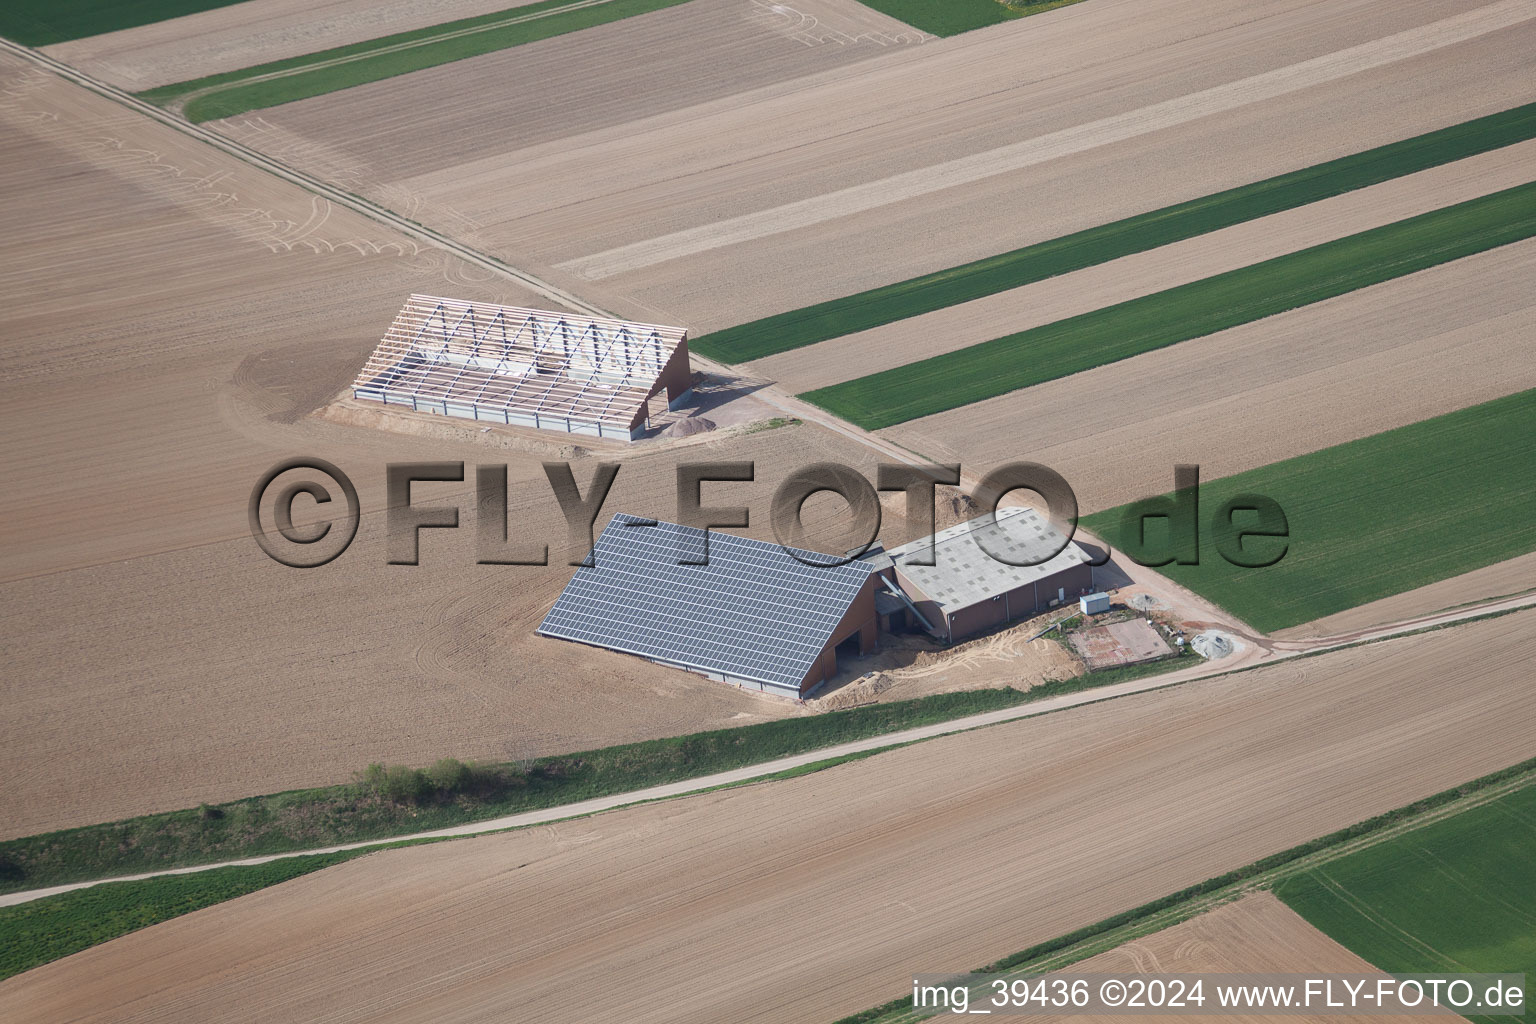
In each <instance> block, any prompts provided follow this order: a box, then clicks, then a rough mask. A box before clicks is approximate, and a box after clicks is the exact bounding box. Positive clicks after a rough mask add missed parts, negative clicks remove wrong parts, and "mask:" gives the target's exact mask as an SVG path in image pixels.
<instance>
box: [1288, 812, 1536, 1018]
mask: <svg viewBox="0 0 1536 1024" xmlns="http://www.w3.org/2000/svg"><path fill="white" fill-rule="evenodd" d="M1275 895H1276V896H1278V897H1280V899H1281V900H1283V901H1284V902H1285V903H1286V904H1287V905H1289V906H1290V907H1291V909H1293V910H1295V911H1296V912H1297V913H1299V914H1300V915H1301V916H1302V917H1304V918H1306V919H1307V920H1308V921H1310V922H1311V923H1312V924H1313V925H1314V926H1315V927H1316V928H1317V929H1318V930H1319V931H1321V932H1323V933H1325V934H1326V935H1328V936H1329V937H1330V938H1332V939H1333V940H1334V941H1336V942H1338V943H1339V944H1340V945H1342V946H1345V947H1346V948H1348V949H1349V950H1351V951H1352V952H1354V953H1356V954H1358V955H1359V956H1361V957H1363V958H1364V959H1366V960H1369V961H1370V962H1371V963H1372V964H1374V965H1376V966H1377V967H1379V968H1381V969H1382V970H1384V971H1387V972H1388V973H1397V974H1410V973H1424V972H1426V971H1450V972H1467V971H1476V972H1483V973H1487V974H1503V973H1523V974H1524V975H1525V976H1526V979H1527V988H1526V995H1527V1002H1529V996H1530V992H1531V979H1536V916H1533V910H1532V908H1536V787H1527V788H1525V789H1520V790H1516V791H1515V792H1513V793H1508V794H1506V795H1504V796H1502V797H1500V798H1499V799H1497V800H1492V801H1490V802H1488V803H1486V804H1483V805H1482V806H1480V807H1474V808H1472V809H1470V810H1468V811H1464V812H1462V813H1461V814H1458V815H1456V816H1455V817H1452V818H1446V819H1445V820H1443V821H1438V822H1435V823H1434V824H1432V825H1427V826H1425V827H1424V828H1422V829H1418V830H1416V831H1413V832H1407V833H1404V834H1403V835H1401V836H1398V837H1396V838H1394V839H1390V840H1388V841H1387V842H1384V843H1381V844H1380V845H1377V846H1371V847H1367V848H1366V849H1364V850H1360V851H1358V852H1356V853H1352V854H1349V855H1348V856H1346V857H1342V858H1340V859H1339V860H1336V861H1334V862H1332V863H1330V864H1326V865H1320V866H1318V867H1315V868H1312V869H1311V870H1309V871H1305V872H1303V873H1301V874H1299V875H1296V876H1294V877H1292V878H1288V879H1286V880H1285V881H1284V882H1282V883H1280V885H1278V886H1276V887H1275ZM1469 1019H1471V1020H1474V1021H1488V1022H1490V1024H1492V1022H1494V1021H1501V1020H1502V1021H1510V1020H1514V1019H1517V1018H1511V1017H1477V1016H1473V1017H1471V1018H1469Z"/></svg>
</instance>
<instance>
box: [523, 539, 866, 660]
mask: <svg viewBox="0 0 1536 1024" xmlns="http://www.w3.org/2000/svg"><path fill="white" fill-rule="evenodd" d="M703 542H704V531H703V530H699V529H695V528H693V527H688V526H679V525H677V524H675V523H662V522H654V521H652V520H648V519H640V518H637V517H635V516H630V515H624V514H622V513H620V514H618V515H615V516H614V517H613V519H612V520H611V521H610V522H609V523H608V526H607V527H606V528H605V529H604V530H603V532H602V535H601V536H599V537H598V539H597V544H596V545H595V546H594V547H593V551H592V558H591V560H590V561H591V563H592V564H591V565H587V566H583V567H581V568H579V569H577V570H576V575H575V576H573V577H572V578H571V582H570V583H569V584H567V585H566V588H565V590H564V592H562V593H561V595H560V598H559V600H557V601H556V602H555V606H554V607H553V608H551V609H550V612H549V615H547V616H546V617H545V619H544V622H543V623H542V624H541V625H540V626H539V632H540V633H541V634H543V635H545V636H553V637H560V638H562V639H565V640H576V641H579V642H581V643H587V644H593V645H596V646H598V647H607V648H610V649H612V650H616V651H624V652H626V653H629V654H638V655H641V656H643V657H647V658H655V659H658V660H661V661H667V662H672V663H675V664H682V665H686V666H687V667H689V668H699V669H706V670H709V671H713V672H719V673H722V674H724V675H728V676H735V677H738V678H741V679H750V680H754V681H756V682H762V683H769V684H772V685H775V686H781V687H787V688H790V689H797V688H798V687H799V685H800V682H801V680H803V679H804V678H805V677H806V675H807V673H809V672H810V670H811V668H812V667H813V666H814V665H815V663H816V659H817V658H818V657H819V656H820V654H821V652H822V650H823V649H825V647H826V646H827V642H828V640H830V639H831V637H832V633H833V631H834V630H835V629H836V628H837V625H838V623H839V622H841V621H842V619H843V617H844V616H845V615H846V614H847V612H848V609H849V606H850V605H851V604H852V603H853V600H854V598H856V597H857V596H858V594H859V591H860V590H861V589H862V588H863V586H864V583H865V581H866V580H867V579H868V578H869V575H870V571H871V570H870V567H869V566H867V565H864V564H862V563H859V562H853V563H850V564H848V565H840V566H834V567H830V568H826V567H820V566H810V565H804V564H802V563H801V562H799V561H797V560H796V559H795V558H794V557H793V556H792V555H791V554H790V553H789V551H788V550H786V549H785V548H783V547H781V546H779V545H777V544H768V543H765V542H763V541H758V540H751V539H748V538H746V537H737V536H733V535H731V534H724V533H710V534H709V564H708V565H682V564H679V563H681V562H684V561H688V560H697V559H698V558H700V557H701V554H702V544H703ZM796 550H798V549H796ZM800 554H801V555H802V556H803V557H806V558H811V559H816V558H819V559H825V558H826V557H827V556H826V555H823V554H819V553H816V552H810V551H800Z"/></svg>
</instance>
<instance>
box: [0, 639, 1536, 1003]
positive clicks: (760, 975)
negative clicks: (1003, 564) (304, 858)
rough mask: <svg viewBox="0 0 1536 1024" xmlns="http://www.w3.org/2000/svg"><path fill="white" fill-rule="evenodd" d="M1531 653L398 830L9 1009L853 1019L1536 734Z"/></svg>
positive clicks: (1216, 696) (1191, 701) (102, 961)
mask: <svg viewBox="0 0 1536 1024" xmlns="http://www.w3.org/2000/svg"><path fill="white" fill-rule="evenodd" d="M1533 657H1536V615H1533V614H1532V613H1530V612H1524V613H1518V614H1514V615H1510V616H1506V617H1504V618H1501V619H1496V620H1489V621H1483V622H1478V623H1473V624H1470V625H1466V626H1461V627H1457V628H1453V629H1446V630H1440V631H1437V632H1433V633H1428V634H1422V635H1419V636H1415V637H1408V638H1404V639H1400V640H1395V641H1390V642H1386V643H1383V644H1380V645H1373V646H1368V647H1363V648H1355V649H1351V650H1347V651H1341V652H1336V653H1333V654H1328V655H1323V656H1319V657H1316V658H1311V659H1305V660H1301V661H1297V662H1293V663H1287V664H1282V665H1276V666H1272V667H1269V668H1265V669H1259V670H1254V671H1250V672H1245V673H1239V674H1237V675H1233V676H1227V677H1223V678H1216V679H1209V680H1204V681H1200V682H1196V683H1192V684H1189V685H1185V686H1181V687H1176V688H1174V689H1171V690H1162V691H1157V692H1149V693H1146V694H1141V695H1138V696H1134V697H1126V698H1122V699H1117V700H1113V701H1108V702H1105V703H1101V704H1095V705H1089V706H1084V707H1080V708H1076V709H1073V710H1071V711H1064V712H1059V713H1056V714H1051V715H1045V716H1042V717H1038V718H1033V719H1026V720H1023V721H1020V722H1017V723H1012V724H1008V725H1003V726H997V727H993V728H988V729H983V730H980V731H978V732H973V733H966V734H962V735H957V736H953V737H948V738H945V739H939V740H934V741H930V742H926V743H921V744H918V745H916V746H912V747H906V748H903V749H900V750H896V751H892V752H888V753H885V754H881V755H877V756H875V757H872V758H870V759H867V760H863V761H859V762H855V763H851V764H847V765H843V766H841V767H838V768H833V769H830V770H827V771H823V772H820V773H817V774H814V775H810V776H806V777H802V778H799V779H794V780H789V781H784V782H776V783H768V784H764V785H758V786H751V787H748V788H745V789H738V790H732V791H725V792H717V793H712V794H706V795H701V796H698V797H693V798H688V799H683V800H677V801H672V802H666V803H660V804H653V805H648V806H643V807H637V808H632V809H629V810H625V811H618V812H613V813H610V814H604V815H599V816H597V817H594V818H590V819H584V820H581V821H576V822H569V823H566V824H562V825H558V826H550V827H540V828H532V829H528V830H526V831H522V832H517V833H512V834H506V835H500V836H491V837H485V838H481V839H476V840H471V841H463V842H455V843H449V844H442V845H433V846H425V847H415V848H410V849H405V850H397V851H392V852H387V853H381V854H376V855H373V856H370V857H367V858H364V859H362V860H359V861H354V862H351V863H348V864H345V865H342V866H340V867H337V868H333V869H330V870H327V871H324V872H320V873H318V874H315V875H310V876H306V877H304V878H301V879H298V880H297V881H294V882H291V883H288V884H285V885H282V886H279V887H277V888H274V889H269V890H265V891H263V892H259V893H255V894H253V895H250V896H247V897H243V898H241V899H239V900H235V901H233V902H231V903H227V904H224V905H222V906H219V907H214V908H210V909H208V910H204V911H200V912H198V913H195V914H191V915H188V916H186V917H182V918H179V919H176V920H173V921H170V922H167V923H165V924H162V925H158V926H155V927H153V928H150V929H147V930H145V931H141V932H138V933H135V934H132V935H128V936H126V937H124V938H122V939H118V940H116V941H113V942H111V943H108V944H106V945H104V946H99V947H96V948H94V949H89V950H86V951H85V952H83V953H80V954H77V955H75V956H72V957H69V958H68V959H66V960H62V961H59V962H56V963H52V964H48V965H46V966H44V967H41V968H38V969H36V970H34V971H30V972H28V973H26V974H23V975H21V976H19V977H16V978H12V979H10V980H9V981H6V982H4V983H0V1016H4V1017H6V1018H7V1019H12V1020H43V1019H47V1020H55V1019H69V1020H76V1021H97V1020H109V1019H110V1020H114V1021H118V1020H124V1019H134V1020H155V1021H180V1020H187V1021H202V1020H205V1019H206V1018H207V1015H208V1013H209V1007H217V1008H218V1014H219V1016H220V1017H221V1018H222V1019H225V1020H229V1021H292V1020H314V1019H328V1020H338V1021H340V1020H369V1021H417V1020H419V1021H434V1022H447V1021H491V1020H506V1019H513V1018H515V1019H519V1020H561V1021H564V1020H580V1021H597V1020H602V1021H608V1020H624V1021H636V1022H642V1021H668V1022H678V1021H700V1022H710V1024H713V1022H717V1021H723V1020H729V1021H814V1020H827V1019H830V1018H834V1017H837V1016H839V1015H840V1014H844V1013H849V1012H852V1011H856V1010H859V1009H862V1008H864V1007H866V1006H869V1005H871V1004H874V1003H876V1002H880V1001H883V1000H886V999H889V998H892V997H895V996H898V995H900V994H901V992H902V991H903V990H904V989H905V988H906V987H907V986H908V985H910V977H911V974H912V973H914V972H944V971H953V970H963V969H967V968H970V967H974V966H975V965H977V964H980V963H985V962H989V961H991V960H994V959H996V958H997V957H999V956H1001V955H1004V954H1007V953H1010V952H1012V951H1014V950H1017V949H1021V948H1023V947H1026V946H1028V945H1030V944H1032V943H1035V942H1038V941H1041V940H1044V939H1047V938H1050V937H1052V936H1055V935H1059V934H1062V933H1064V932H1066V931H1069V930H1071V929H1074V928H1077V927H1080V926H1083V925H1086V924H1088V923H1090V922H1093V921H1096V920H1099V919H1101V918H1103V917H1105V916H1107V915H1109V914H1111V913H1114V912H1116V911H1120V910H1123V909H1126V908H1128V907H1131V906H1135V905H1137V904H1140V903H1142V902H1144V901H1146V900H1149V899H1152V898H1155V897H1158V896H1161V895H1164V894H1166V893H1168V892H1171V891H1174V890H1177V889H1179V888H1181V887H1183V886H1187V885H1190V884H1192V883H1195V882H1198V881H1201V880H1203V879H1206V878H1209V877H1211V876H1212V875H1215V874H1218V873H1220V872H1222V871H1225V870H1228V869H1232V868H1235V867H1238V866H1240V865H1242V864H1245V863H1248V862H1250V861H1252V860H1254V859H1255V858H1257V857H1260V856H1263V855H1265V854H1268V853H1272V852H1275V851H1277V850H1281V849H1284V848H1286V847H1289V846H1291V845H1293V844H1296V843H1299V842H1302V841H1304V840H1306V839H1309V838H1312V837H1314V836H1318V835H1322V834H1325V833H1327V832H1329V831H1331V830H1334V829H1337V828H1340V827H1342V826H1345V825H1347V824H1350V823H1353V822H1356V821H1359V820H1361V819H1362V818H1365V817H1368V816H1370V815H1373V814H1377V813H1381V812H1384V811H1387V810H1389V809H1391V808H1394V807H1399V806H1402V805H1403V804H1406V803H1408V802H1410V801H1412V800H1415V799H1417V798H1419V797H1423V796H1426V795H1428V794H1430V793H1434V792H1437V791H1439V790H1441V789H1445V788H1447V787H1450V786H1453V785H1456V784H1458V783H1460V782H1463V781H1466V780H1468V779H1471V778H1474V777H1476V776H1478V775H1481V774H1484V773H1487V772H1489V771H1493V770H1496V769H1498V768H1501V767H1504V766H1506V765H1509V764H1511V763H1514V762H1516V761H1519V760H1521V759H1523V758H1528V757H1530V756H1532V755H1533V754H1536V740H1533V737H1536V691H1533V690H1532V689H1531V687H1530V685H1529V671H1528V667H1529V664H1530V661H1531V659H1532V658H1533ZM1234 955H1236V954H1234Z"/></svg>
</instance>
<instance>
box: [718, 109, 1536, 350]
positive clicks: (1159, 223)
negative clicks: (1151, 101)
mask: <svg viewBox="0 0 1536 1024" xmlns="http://www.w3.org/2000/svg"><path fill="white" fill-rule="evenodd" d="M1533 137H1536V104H1527V105H1525V106H1520V107H1516V108H1514V109H1513V110H1507V111H1503V112H1501V113H1498V114H1491V115H1489V116H1488V117H1483V118H1477V119H1475V120H1472V121H1468V122H1466V123H1465V124H1459V125H1452V126H1451V127H1449V128H1442V129H1440V130H1439V131H1434V132H1427V133H1425V134H1424V135H1419V136H1415V137H1414V138H1411V139H1405V140H1403V141H1401V142H1394V143H1389V144H1387V145H1385V146H1378V147H1377V148H1375V149H1370V150H1366V151H1364V152H1361V153H1354V154H1351V155H1350V156H1346V157H1340V158H1339V159H1337V160H1331V161H1328V162H1327V163H1324V164H1320V165H1317V166H1315V167H1307V168H1304V169H1302V170H1299V171H1293V172H1291V173H1289V174H1282V175H1277V176H1276V177H1273V178H1269V179H1266V180H1264V181H1259V182H1254V183H1253V184H1251V185H1243V186H1240V187H1238V188H1234V189H1229V190H1227V191H1225V192H1220V193H1217V194H1215V195H1210V196H1203V197H1201V198H1199V199H1195V200H1192V201H1190V202H1187V203H1181V204H1179V205H1177V206H1173V207H1168V208H1165V209H1161V210H1153V211H1151V212H1149V213H1144V214H1139V215H1137V216H1134V217H1127V218H1125V219H1124V220H1120V221H1115V222H1113V223H1110V224H1102V225H1099V226H1097V227H1092V228H1088V229H1087V230H1085V231H1079V232H1077V233H1075V234H1072V235H1068V236H1066V237H1063V238H1054V239H1051V240H1050V241H1046V242H1040V243H1038V244H1036V245H1032V246H1027V247H1025V248H1023V249H1016V250H1014V251H1013V252H1006V253H1002V254H1001V255H998V256H993V257H989V258H987V259H984V260H977V261H976V262H974V263H969V264H966V265H964V266H960V267H950V268H946V269H944V270H941V271H937V272H935V273H932V274H926V275H924V276H922V277H918V278H913V279H911V280H908V281H901V282H899V283H897V284H893V285H887V286H885V287H883V288H872V289H870V290H869V291H865V292H861V293H859V294H857V295H849V296H845V297H843V298H840V299H833V300H832V301H830V302H823V303H819V304H817V305H815V306H809V307H806V308H805V309H797V310H791V311H790V312H788V313H780V314H778V315H776V316H771V317H765V318H763V319H761V320H754V321H752V322H751V323H746V324H741V325H739V326H736V327H729V328H726V329H724V330H721V331H716V332H714V333H713V334H706V335H704V336H703V337H700V338H695V339H694V340H693V347H694V348H695V349H696V350H698V351H699V352H700V353H702V354H704V355H707V356H710V357H711V358H714V359H720V360H722V361H724V362H728V363H745V362H751V361H753V360H760V359H762V358H763V357H765V356H772V355H776V354H778V353H781V352H788V351H791V350H793V349H797V348H802V347H805V346H808V345H814V344H816V343H817V342H823V341H831V340H833V339H835V338H841V337H844V336H846V335H850V334H855V333H858V332H861V331H870V330H872V329H873V328H876V327H881V326H884V325H885V324H890V323H896V322H898V321H900V320H904V319H907V318H908V317H917V316H921V315H922V314H924V313H933V312H936V311H938V310H941V309H946V308H949V307H954V306H959V305H961V304H963V303H966V302H971V301H973V300H976V299H981V298H985V297H986V296H989V295H996V294H998V293H1000V292H1005V291H1009V290H1011V289H1015V288H1021V287H1023V286H1025V285H1028V284H1033V283H1035V282H1036V281H1043V280H1045V279H1047V278H1051V277H1058V276H1061V275H1064V274H1070V273H1071V272H1072V271H1074V270H1081V269H1083V268H1086V267H1092V266H1097V265H1100V264H1104V263H1109V262H1111V261H1113V260H1117V259H1121V258H1122V257H1126V256H1130V255H1133V254H1136V253H1142V252H1147V251H1149V250H1153V249H1157V248H1160V247H1162V246H1167V245H1172V244H1174V243H1176V242H1181V241H1183V240H1185V239H1188V238H1194V237H1197V236H1199V235H1204V234H1208V233H1210V232H1215V231H1220V230H1221V229H1223V228H1227V227H1231V226H1233V225H1236V224H1242V223H1245V222H1248V221H1253V220H1258V219H1260V218H1264V217H1269V216H1271V215H1273V214H1277V213H1281V212H1284V211H1286V210H1294V209H1297V208H1298V207H1303V206H1306V205H1308V204H1310V203H1316V202H1319V201H1321V200H1325V199H1329V198H1331V197H1333V196H1337V195H1342V194H1344V193H1347V192H1352V191H1355V190H1357V189H1368V188H1370V186H1372V185H1377V184H1380V183H1382V182H1385V181H1391V180H1393V179H1394V178H1401V177H1405V176H1408V175H1412V174H1415V173H1417V172H1420V171H1424V170H1428V169H1429V168H1433V167H1438V166H1440V165H1442V164H1448V163H1452V162H1454V161H1458V160H1465V159H1468V158H1470V157H1474V156H1477V155H1478V154H1480V153H1486V152H1488V151H1490V150H1495V149H1501V148H1503V147H1506V146H1514V145H1515V144H1516V143H1520V142H1526V141H1528V140H1530V139H1532V138H1533ZM1436 184H1441V182H1439V181H1437V182H1436ZM1469 198H1470V197H1469Z"/></svg>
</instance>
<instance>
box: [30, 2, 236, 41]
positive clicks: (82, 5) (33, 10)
mask: <svg viewBox="0 0 1536 1024" xmlns="http://www.w3.org/2000/svg"><path fill="white" fill-rule="evenodd" d="M240 2H241V0H8V2H7V3H5V4H0V35H3V36H5V37H6V38H7V39H13V40H15V41H16V42H18V43H21V44H22V45H23V46H49V45H52V44H53V43H62V42H65V41H67V40H70V39H83V38H85V37H86V36H94V35H99V34H101V33H102V32H116V31H117V30H119V29H124V28H135V27H137V26H139V25H151V24H154V23H155V22H157V21H165V20H166V19H167V18H179V17H181V16H182V15H185V14H196V13H197V12H199V11H211V10H213V9H214V8H217V7H228V6H230V5H231V4H236V3H240Z"/></svg>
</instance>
